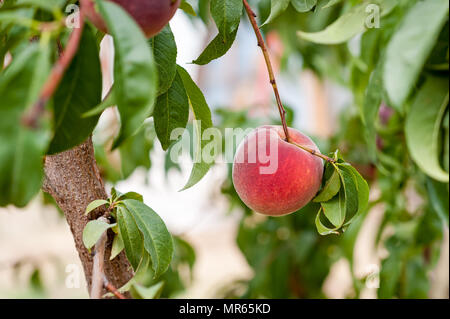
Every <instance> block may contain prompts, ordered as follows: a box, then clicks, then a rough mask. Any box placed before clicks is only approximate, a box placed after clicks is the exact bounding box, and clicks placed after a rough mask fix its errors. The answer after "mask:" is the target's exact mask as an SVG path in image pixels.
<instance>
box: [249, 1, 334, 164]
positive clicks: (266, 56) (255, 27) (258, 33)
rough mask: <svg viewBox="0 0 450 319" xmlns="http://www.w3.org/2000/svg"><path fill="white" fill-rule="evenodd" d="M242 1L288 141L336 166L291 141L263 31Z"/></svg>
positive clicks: (317, 153) (331, 161) (250, 9)
mask: <svg viewBox="0 0 450 319" xmlns="http://www.w3.org/2000/svg"><path fill="white" fill-rule="evenodd" d="M242 1H243V3H244V7H245V11H246V12H247V15H248V18H249V19H250V23H251V24H252V27H253V30H254V31H255V35H256V38H257V39H258V46H259V47H260V48H261V50H262V52H263V55H264V60H265V61H266V65H267V70H268V72H269V79H270V83H271V84H272V87H273V92H274V93H275V98H276V100H277V105H278V111H279V112H280V117H281V123H282V125H283V130H284V135H285V136H286V141H287V142H288V143H291V144H293V145H295V146H297V147H299V148H301V149H302V150H304V151H306V152H308V153H310V154H312V155H314V156H317V157H320V158H321V159H323V160H325V161H327V162H329V163H332V164H335V163H336V160H334V159H333V158H330V157H328V156H326V155H323V154H321V153H320V152H317V151H315V150H313V149H311V148H308V147H306V146H303V145H300V144H297V143H295V142H293V141H291V140H290V138H289V130H288V126H287V124H286V110H285V109H284V107H283V104H282V103H281V98H280V93H279V92H278V86H277V82H276V79H275V74H274V72H273V68H272V63H271V62H270V56H269V51H268V50H267V47H266V44H265V42H264V38H263V36H262V34H261V31H260V30H259V27H258V24H257V23H256V19H255V18H256V14H255V12H253V10H252V8H251V7H250V5H249V4H248V2H247V0H242Z"/></svg>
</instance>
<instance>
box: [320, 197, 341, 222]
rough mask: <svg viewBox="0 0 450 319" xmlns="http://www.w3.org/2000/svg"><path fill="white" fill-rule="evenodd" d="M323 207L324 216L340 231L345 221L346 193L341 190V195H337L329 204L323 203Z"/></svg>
mask: <svg viewBox="0 0 450 319" xmlns="http://www.w3.org/2000/svg"><path fill="white" fill-rule="evenodd" d="M321 205H322V208H323V213H324V215H325V216H326V217H327V219H328V220H329V221H330V222H331V223H332V224H333V225H334V226H335V227H336V229H339V228H340V227H341V226H342V225H343V224H344V221H345V213H346V201H345V192H344V191H342V190H341V191H340V192H339V194H337V195H336V196H335V197H333V198H332V199H331V200H329V201H328V202H323V203H321Z"/></svg>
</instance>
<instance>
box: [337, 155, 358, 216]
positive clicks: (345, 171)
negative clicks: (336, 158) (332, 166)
mask: <svg viewBox="0 0 450 319" xmlns="http://www.w3.org/2000/svg"><path fill="white" fill-rule="evenodd" d="M351 168H352V167H351V166H350V165H348V164H347V165H342V164H341V165H340V166H339V173H340V175H341V182H342V185H343V189H344V192H345V206H346V210H345V218H347V219H349V218H352V217H353V216H355V214H356V213H357V211H358V206H359V200H358V188H357V186H356V183H357V180H356V176H355V175H354V174H353V171H352V170H351ZM355 171H356V170H355Z"/></svg>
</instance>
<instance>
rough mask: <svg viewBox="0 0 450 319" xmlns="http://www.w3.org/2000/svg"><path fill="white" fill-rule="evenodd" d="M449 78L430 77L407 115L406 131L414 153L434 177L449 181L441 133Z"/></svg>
mask: <svg viewBox="0 0 450 319" xmlns="http://www.w3.org/2000/svg"><path fill="white" fill-rule="evenodd" d="M448 85H449V83H448V78H438V77H432V76H430V77H428V78H427V80H426V82H425V84H424V85H423V86H422V88H421V89H420V90H419V92H418V93H417V96H416V98H415V99H414V102H413V104H412V106H411V109H410V111H409V113H408V115H407V118H406V125H405V134H406V142H407V144H408V149H409V151H410V153H411V157H412V158H413V160H414V162H415V163H416V164H417V166H419V168H420V169H421V170H422V171H423V172H425V173H426V174H427V175H429V176H430V177H432V178H434V179H436V180H438V181H441V182H448V181H449V177H448V173H447V172H445V171H444V170H443V169H442V168H441V166H440V163H439V151H440V150H439V135H440V130H441V123H442V119H443V116H444V114H445V110H446V108H447V106H448V101H449V92H448Z"/></svg>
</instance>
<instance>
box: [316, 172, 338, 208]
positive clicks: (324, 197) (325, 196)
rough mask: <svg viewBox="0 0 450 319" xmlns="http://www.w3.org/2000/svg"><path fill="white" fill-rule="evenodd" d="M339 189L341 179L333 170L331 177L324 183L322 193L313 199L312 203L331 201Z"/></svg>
mask: <svg viewBox="0 0 450 319" xmlns="http://www.w3.org/2000/svg"><path fill="white" fill-rule="evenodd" d="M340 189H341V178H340V175H339V172H338V171H337V170H336V169H335V170H334V171H333V174H332V175H331V177H330V178H329V179H328V180H327V181H326V183H325V186H324V187H323V189H322V191H321V192H320V193H319V195H317V196H316V197H315V198H314V202H316V203H318V202H327V201H329V200H330V199H332V198H333V197H334V196H335V195H336V194H337V193H338V192H339V190H340Z"/></svg>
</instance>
